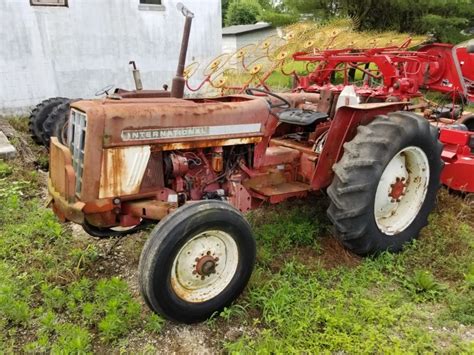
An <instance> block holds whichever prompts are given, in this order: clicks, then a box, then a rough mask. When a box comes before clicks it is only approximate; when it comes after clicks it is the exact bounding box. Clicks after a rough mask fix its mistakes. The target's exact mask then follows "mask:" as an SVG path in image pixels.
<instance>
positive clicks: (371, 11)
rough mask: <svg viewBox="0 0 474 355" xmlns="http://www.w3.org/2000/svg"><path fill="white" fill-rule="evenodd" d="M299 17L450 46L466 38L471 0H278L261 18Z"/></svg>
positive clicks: (473, 13) (473, 21)
mask: <svg viewBox="0 0 474 355" xmlns="http://www.w3.org/2000/svg"><path fill="white" fill-rule="evenodd" d="M302 15H304V16H305V17H306V18H308V17H309V18H313V19H315V20H319V21H325V20H327V19H330V18H333V17H346V16H349V17H352V18H353V19H354V20H355V22H356V29H358V30H394V31H399V32H411V33H426V32H430V33H432V34H434V35H435V37H437V39H438V40H442V41H448V42H453V43H454V42H458V41H460V40H463V39H466V37H465V36H464V37H463V35H461V34H460V31H461V30H463V29H465V28H468V27H469V26H474V0H417V1H412V0H282V2H281V4H280V5H279V8H278V10H277V11H273V13H271V12H266V13H264V14H263V15H262V17H263V18H264V19H265V18H268V21H269V22H272V23H273V22H275V24H276V23H277V22H280V23H279V24H282V22H284V21H285V20H287V21H291V20H292V19H293V20H295V19H298V18H299V17H300V16H302Z"/></svg>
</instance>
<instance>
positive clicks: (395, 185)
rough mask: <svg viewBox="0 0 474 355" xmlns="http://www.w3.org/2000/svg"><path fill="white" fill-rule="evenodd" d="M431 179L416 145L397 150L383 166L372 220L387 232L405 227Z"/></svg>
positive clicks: (418, 208) (402, 229)
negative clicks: (384, 166)
mask: <svg viewBox="0 0 474 355" xmlns="http://www.w3.org/2000/svg"><path fill="white" fill-rule="evenodd" d="M429 180H430V167H429V163H428V158H427V156H426V154H425V152H423V150H421V149H420V148H418V147H415V146H410V147H407V148H404V149H402V150H401V151H400V152H398V153H397V154H396V155H395V156H394V157H393V158H392V160H391V161H390V162H389V163H388V165H387V166H386V168H385V170H384V172H383V174H382V177H381V178H380V181H379V184H378V186H377V192H376V194H375V208H374V214H375V221H376V222H377V227H378V228H379V229H380V231H382V232H383V233H385V234H387V235H395V234H398V233H400V232H402V231H404V230H405V229H406V228H408V226H409V225H410V224H411V223H412V222H413V221H414V219H415V218H416V216H417V215H418V212H419V211H420V209H421V206H422V205H423V202H424V201H425V197H426V193H427V191H428V184H429Z"/></svg>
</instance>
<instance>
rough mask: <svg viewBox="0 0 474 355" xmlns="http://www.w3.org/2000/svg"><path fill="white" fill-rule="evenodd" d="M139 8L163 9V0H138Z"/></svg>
mask: <svg viewBox="0 0 474 355" xmlns="http://www.w3.org/2000/svg"><path fill="white" fill-rule="evenodd" d="M138 9H139V10H152V11H153V10H154V11H164V10H165V7H164V6H163V0H139V3H138Z"/></svg>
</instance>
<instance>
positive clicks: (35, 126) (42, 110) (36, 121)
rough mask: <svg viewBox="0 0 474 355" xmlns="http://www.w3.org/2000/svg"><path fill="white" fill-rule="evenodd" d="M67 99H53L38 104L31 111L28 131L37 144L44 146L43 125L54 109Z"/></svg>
mask: <svg viewBox="0 0 474 355" xmlns="http://www.w3.org/2000/svg"><path fill="white" fill-rule="evenodd" d="M67 100H68V99H67V98H65V97H53V98H50V99H47V100H44V101H42V102H40V103H39V104H38V105H36V107H35V108H34V109H33V111H31V115H30V119H29V129H30V133H31V137H32V138H33V140H34V141H35V142H36V143H38V144H45V142H44V140H43V123H44V122H45V121H46V119H47V118H48V115H49V114H50V113H51V112H52V111H53V110H54V108H55V107H57V106H59V105H61V104H62V103H64V102H66V101H67Z"/></svg>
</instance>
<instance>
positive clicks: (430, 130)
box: [327, 112, 443, 255]
mask: <svg viewBox="0 0 474 355" xmlns="http://www.w3.org/2000/svg"><path fill="white" fill-rule="evenodd" d="M441 150H442V145H441V143H440V142H439V141H438V131H437V129H436V128H435V127H432V126H431V125H430V124H429V123H428V121H426V120H425V119H423V118H421V117H420V116H418V115H416V114H413V113H410V112H396V113H391V114H389V115H388V116H378V117H376V118H375V119H374V120H373V121H372V122H371V123H370V124H368V125H367V126H360V127H359V128H358V133H357V135H356V137H355V138H354V139H353V140H352V141H351V142H349V143H346V144H345V145H344V154H343V156H342V158H341V160H340V161H339V162H338V163H337V164H335V165H334V168H333V170H334V173H335V176H334V180H333V182H332V184H331V185H330V186H329V188H328V190H327V191H328V195H329V197H330V199H331V205H330V206H329V209H328V216H329V218H330V219H331V221H332V222H333V223H334V225H335V227H336V234H337V236H338V238H339V239H340V240H341V241H342V243H343V244H344V245H345V246H346V247H347V248H348V249H350V250H351V251H353V252H355V253H357V254H360V255H367V254H376V253H380V252H382V251H392V252H397V251H400V250H401V249H402V247H403V245H404V244H405V243H407V242H409V241H411V240H413V239H414V238H416V237H417V236H418V234H419V233H420V231H421V229H422V228H423V227H424V226H426V224H427V223H428V215H429V213H430V212H431V211H432V209H433V208H434V206H435V201H436V193H437V191H438V188H439V186H440V175H441V169H442V167H443V163H442V161H441Z"/></svg>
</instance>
